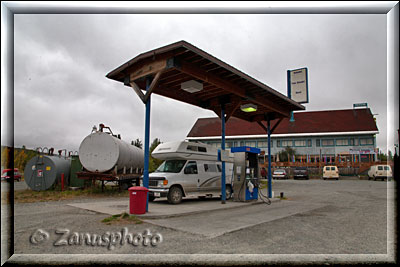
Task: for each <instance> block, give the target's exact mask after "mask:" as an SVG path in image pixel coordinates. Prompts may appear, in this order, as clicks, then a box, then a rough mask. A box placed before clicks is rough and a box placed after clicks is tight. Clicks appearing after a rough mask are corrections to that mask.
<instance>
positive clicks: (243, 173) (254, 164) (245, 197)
mask: <svg viewBox="0 0 400 267" xmlns="http://www.w3.org/2000/svg"><path fill="white" fill-rule="evenodd" d="M231 152H232V153H233V155H234V168H233V177H234V180H233V200H234V201H250V200H254V199H258V189H259V177H258V174H259V171H258V154H259V153H260V149H258V148H255V147H247V146H242V147H232V148H231Z"/></svg>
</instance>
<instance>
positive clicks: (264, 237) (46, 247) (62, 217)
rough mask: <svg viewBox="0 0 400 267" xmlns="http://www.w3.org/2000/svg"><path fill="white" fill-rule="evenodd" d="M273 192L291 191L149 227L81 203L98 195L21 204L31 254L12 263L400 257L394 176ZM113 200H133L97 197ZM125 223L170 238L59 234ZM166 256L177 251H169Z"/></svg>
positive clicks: (18, 241)
mask: <svg viewBox="0 0 400 267" xmlns="http://www.w3.org/2000/svg"><path fill="white" fill-rule="evenodd" d="M273 190H274V192H275V195H279V193H280V192H283V193H284V196H285V198H286V199H284V200H281V201H276V202H273V203H272V204H271V205H266V204H257V205H248V206H240V207H239V206H238V207H237V208H229V209H222V210H214V211H208V212H204V213H195V214H188V215H184V216H174V217H170V218H168V217H167V218H159V219H154V218H153V219H150V218H142V219H143V223H141V224H134V223H119V224H111V225H107V224H104V223H102V222H101V220H102V219H104V218H105V217H108V216H109V215H107V214H104V213H99V212H96V211H93V210H88V209H84V208H78V207H77V206H76V205H78V204H84V203H91V202H92V203H93V202H94V201H93V199H79V200H78V199H76V200H68V201H53V202H38V203H17V204H15V253H16V254H23V255H15V257H14V256H13V258H11V260H14V261H15V262H18V263H27V262H29V261H30V260H35V261H37V262H40V261H41V262H43V263H44V262H45V260H51V257H50V259H49V258H43V259H42V258H39V257H36V256H34V255H32V254H49V253H50V254H104V255H107V259H108V261H110V260H111V261H120V260H126V261H127V262H129V261H131V262H143V261H148V260H157V263H160V262H163V261H164V262H169V261H180V260H182V261H183V262H195V260H196V259H200V260H202V261H203V262H209V261H208V260H207V259H209V260H211V261H214V262H215V261H217V262H221V261H222V262H224V263H225V264H230V263H233V262H239V263H240V262H242V260H245V259H246V263H248V262H251V261H252V260H256V259H258V260H260V261H258V262H268V261H273V262H292V263H293V262H299V261H300V262H310V261H311V262H319V263H327V262H329V263H333V262H342V263H343V262H349V261H350V262H352V261H356V262H390V261H391V260H392V259H394V258H393V257H394V256H393V255H394V253H393V246H394V238H393V229H394V226H393V225H394V216H393V214H394V212H393V211H394V208H393V207H394V196H395V182H394V181H391V182H386V181H385V182H382V181H363V180H357V179H347V180H339V181H323V180H298V181H297V180H296V181H294V180H276V181H274V184H273ZM112 201H126V200H125V199H115V198H107V199H101V200H98V199H96V202H98V203H99V204H101V203H107V202H112ZM206 201H208V204H209V205H214V204H215V205H221V204H220V200H218V199H217V200H193V203H192V204H194V203H201V202H206ZM213 202H214V203H213ZM125 203H126V202H125ZM74 205H75V206H74ZM125 205H126V204H125ZM176 206H177V207H179V205H176ZM169 207H170V205H169V204H166V203H165V204H164V206H163V208H164V209H169ZM182 207H183V206H182ZM125 227H126V230H128V231H129V232H130V233H134V234H135V233H136V234H137V235H138V234H140V233H142V234H143V235H144V234H145V233H147V232H146V231H150V232H151V233H152V234H153V236H158V237H160V236H162V242H159V243H158V244H156V245H155V246H145V245H144V244H143V245H138V246H133V245H127V244H118V245H116V246H115V247H113V248H112V249H110V248H109V246H100V245H85V244H80V245H78V244H75V243H74V242H72V243H71V244H69V243H68V242H67V244H65V245H61V246H56V245H55V243H56V242H57V238H59V237H60V233H57V231H61V230H63V229H68V230H69V236H68V237H69V238H72V237H73V236H71V235H72V233H75V232H76V233H77V235H78V234H84V233H89V234H98V235H102V234H104V233H106V234H107V233H111V234H113V233H118V232H121V231H123V229H124V228H125ZM38 230H43V231H45V232H46V233H47V234H48V236H47V238H45V239H46V240H45V241H47V242H42V243H40V242H37V243H36V244H34V243H32V242H31V241H32V236H34V235H35V234H37V233H38ZM2 232H3V231H2ZM39 233H41V232H39ZM2 234H3V233H2ZM42 235H43V233H42ZM75 237H76V236H75ZM71 240H72V239H71ZM155 240H157V238H155ZM110 254H120V255H118V256H117V255H115V256H116V257H113V255H110ZM121 254H126V256H121ZM148 254H151V255H148ZM156 254H162V255H160V256H159V257H158V256H157V255H156ZM165 254H170V255H169V256H163V255H165ZM208 254H229V255H230V257H226V255H221V256H218V257H208V258H207V257H204V255H208ZM145 255H148V256H145ZM174 255H175V256H174ZM251 255H253V256H251ZM196 257H197V258H196ZM56 258H57V257H56ZM58 259H60V258H58ZM73 259H75V260H78V261H79V260H88V259H91V261H93V262H96V261H97V260H100V259H102V260H106V261H107V259H105V258H104V257H97V258H92V257H86V258H84V257H83V258H81V257H80V256H79V255H76V257H75V256H73V257H72V258H71V257H70V258H65V260H66V261H68V260H73ZM189 260H190V261H189Z"/></svg>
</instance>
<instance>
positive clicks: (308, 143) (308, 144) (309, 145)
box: [307, 139, 312, 147]
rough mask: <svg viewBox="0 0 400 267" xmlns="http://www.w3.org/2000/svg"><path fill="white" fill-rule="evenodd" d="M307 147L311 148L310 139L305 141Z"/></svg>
mask: <svg viewBox="0 0 400 267" xmlns="http://www.w3.org/2000/svg"><path fill="white" fill-rule="evenodd" d="M307 146H308V147H312V142H311V139H308V140H307Z"/></svg>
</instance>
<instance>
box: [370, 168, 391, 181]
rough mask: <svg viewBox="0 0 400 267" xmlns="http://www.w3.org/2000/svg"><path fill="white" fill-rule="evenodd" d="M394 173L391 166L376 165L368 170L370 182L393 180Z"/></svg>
mask: <svg viewBox="0 0 400 267" xmlns="http://www.w3.org/2000/svg"><path fill="white" fill-rule="evenodd" d="M392 177H393V173H392V168H390V166H389V165H374V166H371V167H370V168H369V170H368V180H370V179H374V181H376V180H377V179H381V180H382V181H383V180H385V178H386V179H389V180H390V179H392Z"/></svg>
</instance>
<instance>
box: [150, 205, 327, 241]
mask: <svg viewBox="0 0 400 267" xmlns="http://www.w3.org/2000/svg"><path fill="white" fill-rule="evenodd" d="M259 204H261V203H259ZM324 206H325V205H322V204H312V205H311V204H310V205H306V206H305V205H304V203H299V202H297V203H296V202H294V201H279V202H276V203H274V202H273V203H272V204H271V205H265V204H264V205H251V206H247V207H245V208H240V209H230V210H221V211H219V212H212V211H211V212H209V213H206V214H204V213H203V214H194V215H193V214H192V215H188V216H185V217H175V218H168V219H158V220H146V222H149V223H152V224H155V225H159V226H162V227H167V228H171V229H175V230H179V231H183V232H188V233H192V234H199V235H202V236H205V237H209V238H214V237H218V236H221V235H224V234H227V233H230V232H235V231H238V230H241V229H244V228H248V227H252V226H255V225H258V224H261V223H266V222H270V221H274V220H278V219H282V218H285V217H288V216H292V215H295V214H299V213H305V212H308V211H311V210H314V209H319V208H321V207H324Z"/></svg>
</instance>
